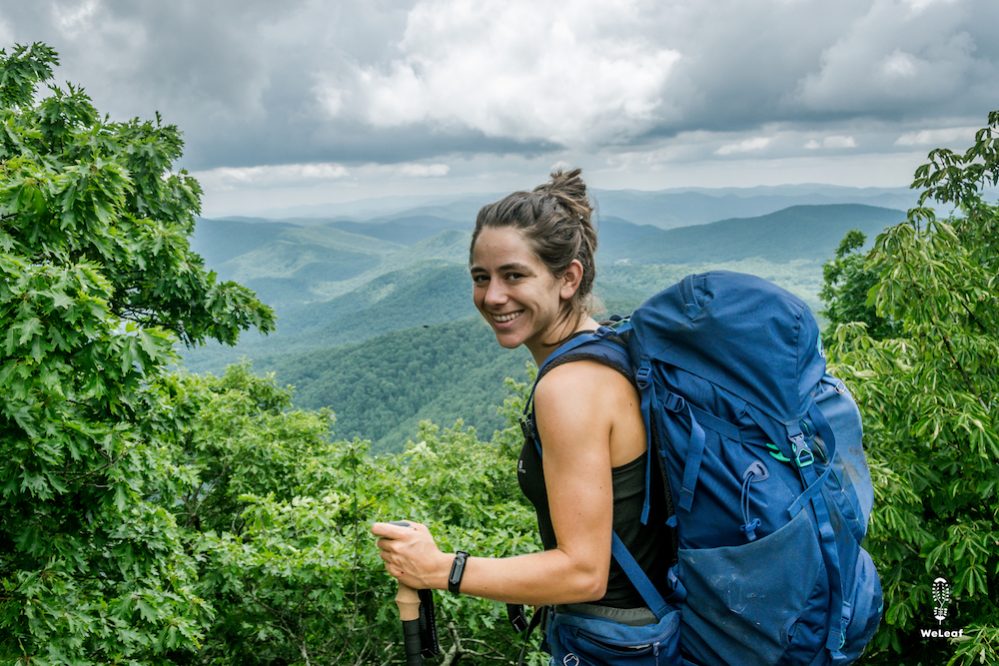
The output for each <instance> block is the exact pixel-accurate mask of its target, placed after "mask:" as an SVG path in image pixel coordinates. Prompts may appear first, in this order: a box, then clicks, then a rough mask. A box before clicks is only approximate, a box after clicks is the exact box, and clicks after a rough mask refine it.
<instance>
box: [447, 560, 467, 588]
mask: <svg viewBox="0 0 999 666" xmlns="http://www.w3.org/2000/svg"><path fill="white" fill-rule="evenodd" d="M467 559H468V553H466V552H465V551H463V550H459V551H458V552H457V553H455V554H454V562H452V563H451V573H450V574H448V577H447V591H448V592H450V593H451V594H459V593H460V592H461V590H460V588H461V577H462V576H463V575H465V561H466V560H467Z"/></svg>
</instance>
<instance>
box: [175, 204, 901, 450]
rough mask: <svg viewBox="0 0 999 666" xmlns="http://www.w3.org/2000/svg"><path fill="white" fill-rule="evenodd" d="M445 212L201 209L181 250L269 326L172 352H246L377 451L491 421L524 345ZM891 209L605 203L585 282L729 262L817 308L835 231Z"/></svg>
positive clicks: (643, 291)
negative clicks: (746, 209)
mask: <svg viewBox="0 0 999 666" xmlns="http://www.w3.org/2000/svg"><path fill="white" fill-rule="evenodd" d="M615 196H622V197H623V198H624V199H627V197H625V196H624V195H619V194H618V195H615ZM607 200H608V199H607V198H605V199H604V201H605V202H606V201H607ZM636 205H637V204H636ZM459 207H460V206H459ZM424 208H425V207H424ZM626 208H627V207H626V206H620V207H619V208H618V209H616V210H621V209H626ZM447 211H448V208H447V206H438V207H437V209H436V211H435V212H436V213H437V214H431V213H430V212H428V211H427V210H425V209H424V210H407V211H399V212H397V213H393V214H389V215H385V216H377V217H373V218H370V219H345V218H341V217H333V218H324V219H309V220H302V219H294V220H279V221H268V220H264V219H261V218H227V219H201V220H199V221H198V225H197V228H196V232H195V234H194V237H193V238H192V246H193V248H194V249H195V250H196V251H197V252H199V253H200V254H201V255H202V256H203V257H204V258H205V261H206V263H207V264H208V266H209V267H211V268H213V269H214V270H215V271H217V272H218V274H219V276H220V277H221V278H223V279H234V280H238V281H240V282H241V283H243V284H246V285H247V286H249V287H250V288H252V289H254V290H256V291H257V293H258V296H260V297H261V299H262V300H264V301H265V302H267V303H269V304H271V305H272V306H273V307H274V308H275V310H276V311H277V313H278V327H277V331H276V332H275V333H273V334H271V335H270V336H266V337H264V336H260V335H258V334H255V333H248V334H244V336H243V338H242V339H241V340H240V343H239V344H238V345H237V346H235V347H223V346H220V345H209V346H206V347H204V348H200V349H195V350H186V351H183V352H182V354H183V363H184V365H185V366H186V367H187V368H188V369H191V370H193V371H198V372H203V371H212V372H218V371H220V370H221V369H222V368H223V367H224V366H225V365H227V364H229V363H232V362H235V361H238V360H240V359H244V358H245V359H249V360H250V361H251V362H252V363H253V365H254V368H255V369H256V370H258V371H271V372H274V373H275V374H276V376H277V378H278V380H279V381H280V382H282V383H285V384H293V385H295V386H296V388H297V398H296V404H298V405H300V406H302V407H310V408H314V407H320V406H329V407H332V408H333V410H334V411H335V412H336V413H337V426H336V432H337V436H342V437H355V436H357V437H362V438H367V439H371V440H372V441H373V442H374V445H375V448H376V449H382V450H386V449H397V448H398V447H400V446H401V445H402V443H403V442H404V441H405V439H406V437H408V436H410V435H412V434H413V433H415V423H416V421H417V420H418V419H420V418H432V419H434V420H436V421H437V422H439V423H442V424H443V425H450V424H451V422H453V421H454V420H455V419H458V418H461V419H463V420H464V421H465V422H466V423H468V424H471V425H474V426H476V427H478V428H480V429H485V430H489V429H490V428H495V427H499V426H500V425H501V423H500V421H499V417H498V415H497V413H496V411H495V406H496V405H498V404H499V403H500V402H501V401H502V399H503V397H504V395H505V392H504V389H503V385H502V379H503V377H506V376H513V377H518V378H520V379H524V378H525V377H526V372H525V369H524V368H525V363H526V361H527V360H528V356H527V355H526V354H525V353H521V352H522V350H519V351H518V352H510V351H508V350H503V349H501V348H500V347H499V346H498V345H496V344H495V342H494V341H493V340H492V335H491V333H490V332H489V330H488V327H486V326H485V325H484V324H483V323H482V322H481V321H480V320H479V318H478V315H477V314H476V312H475V310H474V308H473V306H472V303H471V298H470V289H471V287H470V280H469V277H468V272H467V261H468V244H469V239H470V226H471V222H469V219H468V218H466V219H464V220H462V219H455V218H454V217H453V216H452V214H451V213H448V212H447ZM442 213H443V214H442ZM903 218H904V213H903V212H902V211H901V210H898V209H891V208H883V207H875V206H869V205H864V204H825V205H792V206H789V207H785V208H783V209H780V210H776V211H769V212H766V213H764V214H762V215H757V216H749V217H730V218H726V219H721V220H718V221H714V222H710V223H705V224H698V225H691V226H686V227H677V228H664V227H662V226H655V225H650V224H636V223H634V222H633V221H631V220H629V219H626V218H624V217H622V216H620V215H618V214H612V211H611V210H607V209H606V208H605V209H604V210H603V211H602V213H601V214H600V215H599V217H598V224H599V235H600V246H599V248H598V253H597V258H598V271H597V288H596V292H597V294H598V296H599V297H600V298H601V300H602V301H603V303H604V304H605V306H606V309H607V310H608V311H613V312H621V313H627V312H628V311H630V310H631V309H633V308H634V307H635V306H637V305H638V304H639V303H640V302H641V301H642V300H644V298H646V297H647V296H649V295H651V294H652V293H654V292H655V291H657V290H658V289H659V288H661V287H663V286H666V285H667V284H670V283H671V282H673V281H675V280H677V279H679V278H680V277H682V276H683V275H685V274H686V273H689V272H696V271H701V270H707V269H710V268H728V269H731V270H742V271H744V272H751V273H755V274H757V275H761V276H762V277H765V278H768V279H771V280H774V281H775V282H778V283H779V284H781V285H782V286H784V287H785V288H788V289H790V290H791V291H793V292H795V293H797V294H798V295H799V296H802V297H803V298H805V299H806V301H807V302H809V303H810V304H811V305H812V307H813V308H815V309H818V308H819V307H820V304H819V302H818V299H817V293H818V290H819V288H820V286H821V265H822V262H824V261H826V260H828V259H829V258H830V257H831V256H832V255H833V253H834V252H835V249H836V247H837V245H838V243H839V241H840V239H842V237H843V236H844V235H845V234H846V232H847V231H848V230H850V229H860V230H861V231H863V232H864V233H865V234H866V235H867V237H868V239H869V241H871V240H873V238H874V236H876V235H877V234H878V233H879V232H880V231H881V230H882V229H884V228H885V227H886V226H888V225H890V224H894V223H896V222H898V221H901V220H902V219H903Z"/></svg>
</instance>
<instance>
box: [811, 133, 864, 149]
mask: <svg viewBox="0 0 999 666" xmlns="http://www.w3.org/2000/svg"><path fill="white" fill-rule="evenodd" d="M856 147H857V140H856V139H854V138H853V137H852V136H844V135H832V136H825V137H822V140H821V141H820V140H818V139H809V140H808V142H807V143H806V144H805V148H806V149H808V150H819V149H821V148H825V149H841V148H856Z"/></svg>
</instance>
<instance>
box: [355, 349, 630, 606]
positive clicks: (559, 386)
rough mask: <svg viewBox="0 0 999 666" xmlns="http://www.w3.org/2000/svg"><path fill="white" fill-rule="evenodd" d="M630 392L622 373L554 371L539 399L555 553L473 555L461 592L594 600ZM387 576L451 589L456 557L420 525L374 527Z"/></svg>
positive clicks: (603, 574) (580, 367) (522, 599)
mask: <svg viewBox="0 0 999 666" xmlns="http://www.w3.org/2000/svg"><path fill="white" fill-rule="evenodd" d="M622 391H623V393H622ZM631 393H633V389H632V388H631V385H630V384H629V383H628V381H627V380H626V379H624V378H623V377H622V376H621V375H620V374H619V373H617V372H616V371H614V370H612V369H610V368H607V367H606V366H603V365H600V364H599V363H595V362H589V361H579V362H575V363H568V364H566V365H563V366H559V367H558V368H555V369H554V370H552V371H551V372H549V373H548V374H547V375H545V377H544V379H543V380H542V381H541V382H540V383H539V385H538V389H537V391H536V393H535V396H534V400H535V413H536V414H537V425H538V430H539V432H540V434H541V440H542V442H544V455H543V465H544V475H545V485H546V487H547V491H548V500H549V508H550V511H551V518H552V525H553V527H554V529H555V534H556V538H557V541H558V546H557V547H556V548H555V549H553V550H548V551H544V552H540V553H531V554H529V555H520V556H516V557H508V558H485V557H470V558H469V559H468V562H467V564H466V566H465V574H464V577H463V579H462V583H461V591H462V592H463V593H467V594H472V595H475V596H480V597H485V598H488V599H494V600H497V601H505V602H512V603H525V604H561V603H578V602H586V601H595V600H598V599H600V598H601V597H602V596H603V595H604V591H605V589H606V584H607V577H608V572H609V570H610V558H611V554H610V550H611V549H610V542H611V529H612V520H613V491H612V485H611V444H610V441H611V433H612V429H613V425H614V422H615V418H617V417H618V416H619V414H620V411H621V410H622V408H625V409H627V408H628V407H629V405H630V406H631V408H634V409H637V407H635V406H634V405H633V403H632V402H629V400H630V396H631ZM372 532H374V533H375V534H377V535H379V536H382V537H385V538H383V539H381V540H379V548H380V549H381V556H382V559H384V560H385V562H386V568H387V569H388V571H389V573H391V574H392V575H393V576H396V577H397V578H399V580H400V581H401V582H402V583H404V584H406V585H409V586H410V587H415V588H436V589H445V588H446V587H447V576H448V573H449V571H450V567H451V562H452V561H453V559H454V556H453V554H445V553H441V552H440V550H438V549H437V546H436V544H434V542H433V538H432V537H431V536H430V534H429V532H427V530H426V528H425V527H423V526H422V525H417V524H414V525H413V526H411V527H409V528H405V527H399V526H395V525H388V524H385V523H377V524H375V525H374V526H373V527H372Z"/></svg>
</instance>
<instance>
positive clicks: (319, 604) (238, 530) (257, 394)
mask: <svg viewBox="0 0 999 666" xmlns="http://www.w3.org/2000/svg"><path fill="white" fill-rule="evenodd" d="M175 388H176V390H175V394H176V395H177V396H178V401H177V404H178V405H182V406H183V407H182V409H184V410H187V409H193V410H194V417H193V418H192V419H190V420H189V421H188V424H189V427H188V429H187V430H186V431H185V433H184V436H183V437H182V438H181V439H180V440H178V442H177V447H176V448H175V449H174V455H175V458H176V460H177V461H178V465H177V467H178V469H179V470H181V474H182V475H184V476H190V477H194V478H196V479H197V483H196V484H192V485H191V486H189V487H190V488H191V489H193V492H189V493H188V494H187V495H185V496H184V497H183V498H180V501H174V502H172V503H171V504H172V506H173V507H174V509H173V511H174V514H175V515H176V518H177V521H178V522H179V523H180V524H181V525H184V526H188V527H189V529H190V531H189V532H187V534H186V538H187V539H188V540H189V542H190V544H191V545H190V547H191V549H192V551H193V552H195V553H196V559H197V562H198V572H199V582H198V585H197V590H198V594H199V595H200V596H201V597H202V598H204V599H206V600H208V602H209V603H210V604H211V605H212V607H213V609H214V612H215V618H214V621H213V622H212V624H211V626H210V628H209V629H208V631H207V632H206V635H205V637H204V640H203V642H202V646H201V648H200V649H199V651H198V652H197V654H196V657H195V659H194V660H195V661H197V662H198V663H211V664H270V663H287V664H310V663H357V664H360V663H391V662H392V661H394V660H398V659H399V658H400V657H401V651H400V649H399V636H400V627H399V623H398V616H397V614H396V609H395V605H394V603H393V599H394V595H395V584H394V581H393V580H392V579H391V578H390V577H389V576H388V575H387V574H386V573H385V572H384V569H383V567H382V565H381V561H380V560H379V559H378V557H377V555H376V552H377V551H376V549H375V548H374V544H373V541H372V537H371V536H370V534H369V533H368V526H369V525H370V524H371V523H372V522H373V521H376V520H395V519H399V518H403V517H404V518H409V519H413V520H419V521H422V522H425V523H427V524H428V525H430V527H431V529H432V530H433V531H434V534H435V535H436V537H437V539H438V542H439V544H440V545H441V547H442V548H444V549H445V550H447V549H451V550H453V549H455V548H458V547H467V548H470V549H474V550H475V552H476V554H482V555H491V554H492V555H505V554H514V553H522V552H528V551H531V550H535V549H537V548H538V544H537V543H536V538H535V537H534V536H533V533H532V532H533V530H532V529H531V528H532V527H533V524H534V521H533V513H532V511H531V509H530V508H529V507H528V505H527V504H526V503H525V501H524V500H523V498H522V497H521V495H520V492H519V490H518V489H517V487H516V482H515V477H514V474H513V470H514V469H515V466H516V462H515V461H516V456H517V454H518V453H519V444H520V440H519V435H518V433H519V428H518V427H516V426H515V425H513V424H514V423H515V422H516V419H515V417H516V415H519V413H520V406H521V405H522V401H523V395H522V394H523V390H524V386H520V387H519V389H518V390H517V391H516V392H515V395H513V396H511V398H509V399H508V401H507V403H506V406H505V413H506V414H507V416H508V417H509V418H510V424H511V425H510V426H509V427H507V428H505V429H503V430H501V431H500V432H498V433H497V434H496V436H495V438H494V440H493V441H492V442H491V443H486V442H481V441H479V440H478V439H477V438H476V436H475V433H474V431H472V430H470V429H466V428H464V427H463V426H462V425H461V424H460V423H459V424H456V425H455V426H454V427H453V428H449V429H441V428H440V427H438V426H434V425H432V424H430V423H424V424H422V425H421V426H420V428H419V430H418V432H417V439H416V441H411V442H409V444H408V445H407V448H406V450H405V451H403V452H401V453H397V454H392V455H386V456H377V457H376V456H372V455H370V453H369V448H368V444H367V443H366V442H363V441H360V440H352V441H347V440H338V441H331V440H330V438H329V436H328V429H329V426H330V422H331V415H330V413H329V412H326V411H317V412H309V411H300V410H292V409H288V406H289V404H290V402H291V392H290V390H289V389H286V388H280V387H278V386H277V385H276V384H275V382H274V379H273V377H269V378H262V377H256V376H254V375H252V374H251V373H250V372H249V369H248V368H247V367H246V366H233V367H231V368H229V369H228V370H227V371H226V373H225V375H223V376H222V377H220V378H216V377H211V376H207V377H198V376H194V375H183V376H181V377H178V378H177V379H176V385H175ZM404 479H405V480H407V482H405V483H403V482H402V480H404ZM437 600H438V613H439V617H440V620H441V634H442V644H443V646H444V648H445V649H446V650H447V651H449V653H450V655H451V656H450V657H449V659H450V660H451V661H450V663H457V659H458V658H459V656H464V657H465V658H466V659H469V658H470V659H473V660H476V663H482V662H487V661H496V662H498V663H510V661H512V660H513V659H514V658H515V657H516V653H517V651H518V650H519V649H520V645H519V644H516V642H515V641H512V640H511V639H512V638H513V636H514V635H513V633H512V630H511V629H510V628H509V626H508V625H507V623H506V619H505V614H504V613H503V609H502V607H501V606H500V605H499V604H493V603H490V602H486V601H482V600H477V599H473V598H470V597H462V598H454V597H445V596H443V595H438V597H437Z"/></svg>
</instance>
